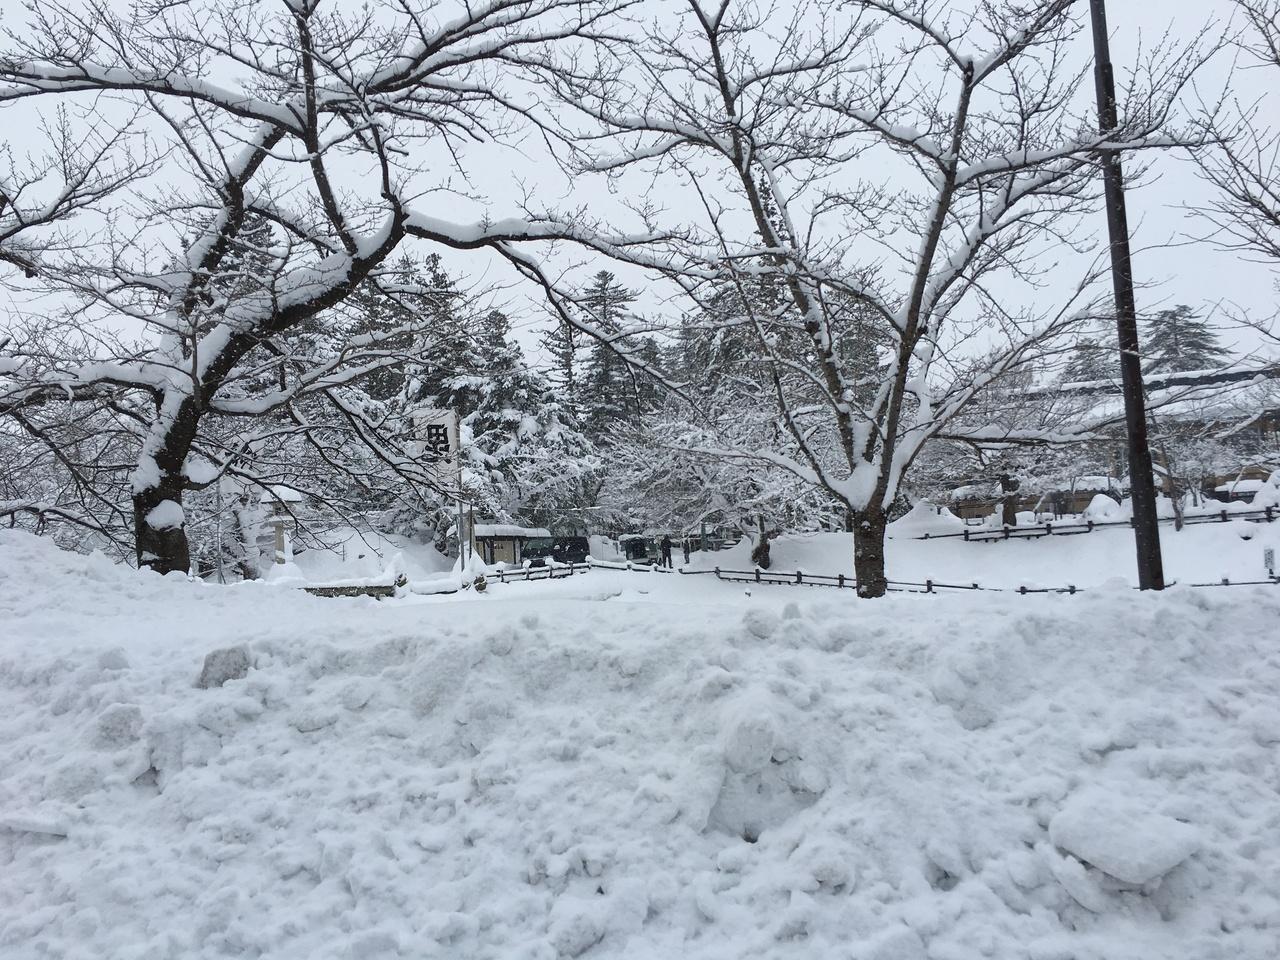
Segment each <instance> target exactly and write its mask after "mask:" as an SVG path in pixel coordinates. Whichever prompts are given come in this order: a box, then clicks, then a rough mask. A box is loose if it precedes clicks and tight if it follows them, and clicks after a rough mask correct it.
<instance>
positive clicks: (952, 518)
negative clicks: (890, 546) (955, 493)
mask: <svg viewBox="0 0 1280 960" xmlns="http://www.w3.org/2000/svg"><path fill="white" fill-rule="evenodd" d="M963 530H964V521H963V520H961V519H960V518H959V517H957V516H956V515H955V514H954V513H952V512H951V511H950V510H948V509H947V508H946V507H937V506H934V505H933V504H932V503H930V502H929V501H928V500H921V501H920V502H919V503H917V504H915V506H913V507H912V508H911V509H910V510H909V511H908V512H907V513H906V514H905V515H903V516H902V517H899V518H898V519H897V520H895V521H893V522H892V523H891V524H889V536H890V537H923V536H925V535H926V534H928V535H929V536H933V537H936V536H938V535H939V534H946V533H961V532H963Z"/></svg>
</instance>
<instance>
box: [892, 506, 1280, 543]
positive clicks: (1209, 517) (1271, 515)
mask: <svg viewBox="0 0 1280 960" xmlns="http://www.w3.org/2000/svg"><path fill="white" fill-rule="evenodd" d="M1231 520H1247V521H1248V522H1249V523H1272V522H1274V521H1276V520H1280V510H1277V509H1276V508H1275V507H1264V508H1263V509H1260V510H1235V511H1232V510H1219V511H1217V512H1215V513H1198V514H1195V515H1194V516H1190V517H1183V519H1182V524H1183V526H1191V525H1193V524H1199V523H1227V522H1229V521H1231ZM1160 522H1161V523H1174V522H1176V521H1175V520H1174V518H1173V517H1161V518H1160ZM1132 526H1133V521H1132V520H1103V521H1094V520H1087V521H1085V522H1084V523H1054V522H1053V521H1052V520H1050V521H1046V522H1045V523H1041V524H1037V525H1036V526H1033V527H998V528H994V529H986V528H980V529H975V530H970V529H968V528H966V529H964V530H962V531H961V532H959V533H926V534H923V535H921V536H919V537H914V538H913V539H915V540H949V539H957V538H959V539H963V540H964V541H965V542H966V543H988V542H991V541H995V540H1035V539H1038V538H1040V537H1070V536H1074V535H1076V534H1081V533H1093V531H1094V530H1098V529H1101V528H1103V527H1132Z"/></svg>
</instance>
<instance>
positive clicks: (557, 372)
mask: <svg viewBox="0 0 1280 960" xmlns="http://www.w3.org/2000/svg"><path fill="white" fill-rule="evenodd" d="M578 340H579V337H578V330H577V328H576V327H574V326H573V325H572V324H571V323H569V322H568V321H566V320H565V319H563V318H557V319H556V322H555V324H554V326H552V327H551V329H549V330H547V331H546V332H545V333H544V334H543V335H542V338H541V340H539V345H540V346H541V347H542V349H543V350H545V351H546V353H547V354H548V355H549V356H550V358H551V369H550V372H549V373H548V374H547V380H548V382H549V383H550V384H551V385H552V387H553V388H554V389H555V390H556V392H557V393H558V394H559V396H560V400H561V403H563V404H564V405H565V407H566V408H567V409H570V410H574V411H576V410H577V409H578V400H579V397H578V393H579V390H580V387H581V384H580V383H579V380H580V379H581V376H582V374H581V369H580V367H581V363H580V361H579V356H578V355H579V352H580V350H581V347H580V345H579V342H578Z"/></svg>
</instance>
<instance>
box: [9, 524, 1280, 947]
mask: <svg viewBox="0 0 1280 960" xmlns="http://www.w3.org/2000/svg"><path fill="white" fill-rule="evenodd" d="M1233 536H1234V537H1235V539H1234V540H1233V539H1232V537H1233ZM1264 536H1265V537H1273V536H1274V534H1273V533H1271V532H1269V531H1267V530H1265V529H1264V530H1259V531H1258V532H1257V534H1256V536H1255V539H1254V540H1253V541H1248V542H1246V541H1241V540H1240V539H1239V536H1238V535H1235V534H1233V532H1232V526H1231V525H1224V526H1222V527H1217V526H1206V527H1202V528H1192V529H1190V530H1188V531H1185V532H1184V533H1183V534H1178V535H1170V536H1169V537H1168V538H1167V539H1166V551H1167V553H1169V557H1170V561H1169V566H1170V567H1172V568H1173V572H1174V575H1175V576H1178V577H1182V576H1192V577H1194V578H1195V579H1206V580H1208V579H1215V578H1216V577H1217V576H1220V575H1222V573H1228V574H1230V573H1233V572H1234V571H1235V569H1236V568H1235V567H1234V566H1232V565H1233V564H1237V563H1239V564H1241V565H1243V564H1245V563H1246V562H1247V561H1248V558H1249V557H1250V556H1252V555H1253V554H1260V552H1261V546H1260V543H1261V541H1260V540H1259V539H1258V538H1261V537H1264ZM1178 537H1186V538H1187V539H1186V540H1185V541H1181V540H1176V538H1178ZM805 543H808V546H807V547H806V546H805ZM1237 544H1239V546H1237ZM1125 546H1127V541H1126V540H1125V539H1124V538H1123V537H1113V536H1112V534H1111V533H1106V534H1102V533H1098V534H1091V535H1088V536H1082V537H1072V538H1065V539H1061V540H1058V539H1056V538H1055V539H1053V540H1050V539H1045V540H1038V541H1032V542H1028V543H1001V544H992V545H987V544H964V543H956V542H954V541H943V542H934V541H929V542H925V541H904V540H895V541H893V543H892V545H891V564H892V565H893V569H894V571H895V575H909V576H910V578H911V579H919V578H921V577H922V576H934V577H935V578H941V577H943V576H944V575H952V573H951V572H950V571H953V570H954V571H955V573H956V574H958V573H959V572H960V571H961V570H963V571H965V576H964V579H965V580H969V579H973V578H978V579H982V580H996V579H1001V578H1003V579H1008V578H1010V577H1034V578H1036V579H1043V580H1045V581H1056V580H1060V579H1070V580H1073V581H1074V582H1077V583H1079V584H1086V583H1094V582H1096V583H1099V584H1105V583H1106V581H1107V580H1109V579H1111V578H1113V577H1116V576H1123V575H1125V571H1126V564H1130V563H1131V562H1132V561H1131V560H1130V559H1129V557H1128V553H1127V552H1126V551H1125V549H1124V547H1125ZM847 548H848V543H847V539H846V538H843V537H835V536H831V537H828V538H826V539H825V540H817V541H814V540H810V541H802V540H793V541H782V542H779V543H777V544H775V548H774V550H775V553H774V565H775V567H776V568H778V569H795V568H796V567H797V566H800V567H803V568H806V569H812V570H814V571H815V572H818V571H823V572H827V571H831V572H834V571H833V570H832V568H831V567H830V566H829V565H828V564H829V562H831V561H833V560H835V558H837V557H838V556H839V555H840V553H841V551H842V550H846V551H847ZM1064 551H1066V554H1064V553H1063V552H1064ZM843 555H844V556H845V557H847V552H846V553H844V554H843ZM721 556H722V557H723V556H724V555H721ZM920 558H927V560H928V565H929V566H928V569H925V568H924V567H922V566H921V564H922V563H923V562H924V561H923V560H921V559H920ZM1197 558H1198V561H1197ZM1259 562H1260V561H1259ZM722 565H723V566H728V565H729V564H728V563H724V564H722ZM1255 566H1256V564H1255ZM996 567H999V570H998V572H991V571H993V570H995V568H996ZM1242 569H1243V567H1242ZM1068 574H1069V575H1070V576H1068ZM1278 616H1280V587H1256V588H1255V587H1239V588H1234V587H1233V588H1213V589H1202V590H1193V589H1190V588H1175V589H1173V590H1170V591H1168V592H1167V593H1166V594H1164V595H1151V594H1139V593H1137V592H1136V591H1132V590H1129V589H1125V588H1123V587H1120V586H1118V585H1104V586H1100V587H1098V588H1097V589H1094V590H1090V591H1087V592H1084V593H1081V594H1079V595H1077V596H1072V597H1068V596H1058V595H1047V596H1031V597H1019V596H1016V595H1009V594H967V595H952V596H937V597H920V596H895V597H889V598H887V599H884V600H879V601H859V600H857V599H856V598H855V597H854V596H853V595H852V592H851V591H844V592H839V591H835V590H821V589H799V588H789V587H774V588H767V587H759V588H755V589H754V590H753V591H752V593H751V595H750V596H748V595H747V594H746V592H745V591H744V589H743V588H742V586H741V585H732V584H727V583H721V582H719V581H717V580H716V579H715V578H714V577H712V576H685V577H680V576H674V575H660V574H636V573H626V572H610V571H599V570H598V571H594V572H592V573H589V574H587V575H584V576H578V577H574V578H571V579H563V580H556V581H550V582H547V581H543V582H538V583H524V584H494V585H493V586H491V587H490V589H489V590H488V591H487V592H486V593H485V594H483V595H481V596H477V595H475V594H474V593H471V592H466V593H460V594H457V595H455V596H453V597H417V596H410V597H406V598H404V599H400V600H393V601H386V602H383V603H378V602H375V601H372V600H322V599H318V598H313V597H308V596H306V595H303V594H300V593H298V592H296V591H292V590H289V589H286V588H283V587H278V586H271V585H267V584H255V583H250V584H243V585H237V586H231V587H218V586H212V585H206V584H199V583H189V582H187V581H186V580H184V579H181V578H176V577H175V578H168V579H162V578H159V577H156V576H153V575H144V574H136V573H132V572H130V571H127V570H125V569H122V568H119V567H114V566H112V565H111V564H110V563H108V562H107V561H106V560H104V559H102V558H101V557H91V558H85V557H79V556H75V555H71V554H65V553H59V552H57V551H55V550H54V549H52V547H51V546H50V545H49V544H48V543H46V542H44V541H40V540H37V539H35V538H32V537H30V536H26V535H20V534H14V533H8V532H3V533H0V624H3V629H2V631H0V957H4V958H6V960H8V958H14V960H28V958H31V960H35V958H45V957H86V958H94V960H100V958H112V960H115V958H122V960H123V958H134V957H137V958H141V957H155V958H203V957H210V958H212V957H273V958H274V957H282V958H284V957H288V958H295V957H296V958H307V960H313V958H330V957H332V958H344V960H345V958H383V957H412V958H433V957H449V958H455V957H457V958H472V957H475V958H530V960H534V958H537V960H542V958H545V960H552V958H558V957H573V956H582V957H586V958H597V957H598V958H606V957H609V958H614V957H619V958H621V957H626V958H637V960H651V958H652V960H658V958H661V960H670V958H698V960H703V958H705V960H740V958H746V957H761V958H806V960H808V958H821V960H826V958H846V960H925V958H929V960H960V958H964V960H970V958H977V957H996V958H1036V960H1050V958H1060V960H1068V958H1072V960H1086V958H1097V960H1104V958H1105V960H1127V958H1134V960H1137V958H1141V960H1157V958H1186V960H1263V958H1273V957H1274V956H1275V955H1276V947H1277V944H1278V943H1280V762H1278V761H1280V629H1278V627H1277V624H1278V623H1280V619H1278ZM238 645H243V646H244V647H245V651H246V653H247V657H246V658H245V665H247V668H248V669H247V675H245V676H243V677H242V678H239V679H230V680H227V681H226V682H225V683H224V684H223V685H221V686H210V687H207V688H202V687H198V686H197V685H196V681H197V678H198V677H199V676H200V675H201V674H202V664H203V663H204V660H205V657H206V654H208V653H210V652H211V651H213V650H215V649H218V648H226V647H233V646H238ZM235 659H236V657H235V656H234V655H230V656H228V657H226V658H224V661H225V664H229V665H230V666H232V667H234V666H235V663H234V661H235ZM207 681H208V678H206V682H207Z"/></svg>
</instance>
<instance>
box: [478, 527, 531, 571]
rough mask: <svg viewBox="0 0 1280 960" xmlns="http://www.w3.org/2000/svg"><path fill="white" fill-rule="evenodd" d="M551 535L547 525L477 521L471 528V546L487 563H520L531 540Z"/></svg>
mask: <svg viewBox="0 0 1280 960" xmlns="http://www.w3.org/2000/svg"><path fill="white" fill-rule="evenodd" d="M550 536H551V531H550V530H548V529H546V528H545V527H521V526H517V525H516V524H512V523H477V524H474V525H473V526H472V528H471V546H472V548H473V549H474V550H475V551H476V553H478V554H479V555H480V559H481V560H483V561H484V562H485V563H509V564H519V563H521V562H522V561H523V560H524V546H525V544H526V543H528V542H529V541H530V540H539V539H544V538H548V537H550Z"/></svg>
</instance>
